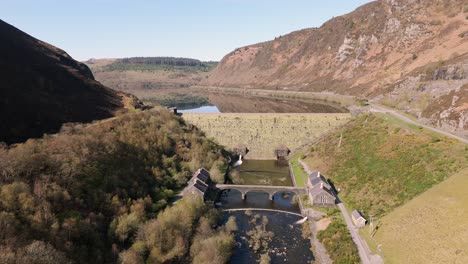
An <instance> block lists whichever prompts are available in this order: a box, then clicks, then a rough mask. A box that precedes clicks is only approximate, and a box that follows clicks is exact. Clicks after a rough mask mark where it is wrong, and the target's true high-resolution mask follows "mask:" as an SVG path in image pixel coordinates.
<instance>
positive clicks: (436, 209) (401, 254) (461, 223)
mask: <svg viewBox="0 0 468 264" xmlns="http://www.w3.org/2000/svg"><path fill="white" fill-rule="evenodd" d="M467 187H468V169H465V170H463V171H461V172H459V173H457V174H456V175H453V176H452V177H450V178H448V179H447V180H445V181H444V182H442V183H440V184H438V185H436V186H434V187H433V188H431V189H430V190H428V191H427V192H425V193H423V194H421V195H420V196H417V197H416V198H414V199H413V200H411V201H410V202H408V203H407V204H405V205H403V206H401V207H399V208H397V209H395V210H394V211H393V212H391V213H389V214H388V215H387V216H385V217H384V218H382V221H381V223H382V225H381V227H380V228H379V230H378V231H377V233H376V235H375V237H374V238H375V240H376V243H377V244H380V245H381V250H382V252H383V255H384V258H385V261H386V263H468V247H467V245H468V221H467V219H468V191H467Z"/></svg>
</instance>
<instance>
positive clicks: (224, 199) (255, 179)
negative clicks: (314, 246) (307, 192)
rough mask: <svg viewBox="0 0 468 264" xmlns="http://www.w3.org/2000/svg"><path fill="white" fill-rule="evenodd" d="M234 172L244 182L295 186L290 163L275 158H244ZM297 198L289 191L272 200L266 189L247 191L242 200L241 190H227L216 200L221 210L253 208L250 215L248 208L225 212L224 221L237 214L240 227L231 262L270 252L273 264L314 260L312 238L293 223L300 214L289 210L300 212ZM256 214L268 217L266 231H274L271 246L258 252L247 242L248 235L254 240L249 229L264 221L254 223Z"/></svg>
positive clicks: (258, 256)
mask: <svg viewBox="0 0 468 264" xmlns="http://www.w3.org/2000/svg"><path fill="white" fill-rule="evenodd" d="M231 173H234V174H237V176H236V177H237V180H240V181H242V184H251V185H274V186H292V185H293V184H292V180H291V176H290V175H289V170H288V166H287V165H286V164H284V163H283V164H281V163H278V162H277V161H274V160H245V161H244V162H243V164H242V165H241V166H238V167H236V168H234V169H233V170H232V171H231ZM237 183H239V182H237ZM294 200H295V199H294V193H290V192H278V193H276V194H275V195H274V199H273V201H271V200H270V199H269V197H268V194H267V193H263V192H248V193H247V195H246V200H242V196H241V193H240V192H238V191H235V190H226V191H224V192H223V193H222V194H221V195H220V197H219V198H218V200H217V203H218V206H220V207H221V209H239V208H252V210H251V214H250V213H247V214H246V213H245V211H229V212H228V211H225V212H224V214H223V219H224V221H227V219H228V218H229V216H235V217H236V222H237V225H238V227H239V232H238V233H237V235H236V242H237V247H236V249H235V250H234V254H233V256H232V258H231V261H230V263H234V264H238V263H239V264H241V263H242V264H244V263H256V261H258V260H259V259H260V256H261V254H268V255H269V256H270V258H271V263H309V262H310V261H312V260H314V256H313V254H312V252H311V250H310V241H309V240H307V239H303V238H302V225H294V222H296V221H298V220H300V219H301V217H300V216H298V215H295V214H289V213H287V212H293V213H296V214H297V213H300V209H299V206H298V204H297V203H296V202H295V201H294ZM219 203H220V204H219ZM255 209H271V210H278V211H277V212H276V211H262V210H255ZM249 211H250V210H249ZM281 211H285V212H281ZM255 215H258V219H262V218H263V217H267V219H268V220H267V222H268V224H267V225H266V226H265V232H272V233H273V237H272V239H271V241H270V242H268V245H267V246H266V247H262V248H261V249H259V250H258V251H255V250H253V248H251V247H249V242H248V240H249V238H250V239H252V238H251V236H249V235H248V232H249V231H251V230H253V229H254V228H255V226H258V225H261V221H257V223H255V224H254V223H252V221H253V217H255Z"/></svg>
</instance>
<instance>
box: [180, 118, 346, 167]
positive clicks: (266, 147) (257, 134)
mask: <svg viewBox="0 0 468 264" xmlns="http://www.w3.org/2000/svg"><path fill="white" fill-rule="evenodd" d="M182 117H183V118H184V119H185V121H186V122H188V123H190V124H193V125H195V126H197V127H198V128H200V129H201V130H202V131H204V132H205V133H206V135H207V136H208V137H212V138H214V139H215V140H216V141H217V142H218V143H219V144H221V145H223V146H225V147H226V148H228V149H232V148H233V147H234V146H237V145H238V144H244V145H246V146H247V148H248V149H249V153H248V154H247V155H246V158H247V159H275V158H276V157H275V153H274V151H275V148H276V147H278V146H279V145H281V144H283V145H286V146H287V147H288V148H289V149H290V150H291V151H293V150H295V149H296V148H298V147H299V146H302V145H304V144H307V143H308V142H310V141H312V140H314V139H317V138H318V137H320V136H321V135H323V134H324V133H326V132H328V131H330V130H332V129H334V128H336V127H338V126H341V125H343V124H345V123H346V122H348V121H349V120H350V119H351V115H350V114H348V113H345V114H343V113H340V114H293V113H287V114H277V113H255V114H251V113H249V114H244V113H243V114H238V113H223V114H194V113H185V114H183V116H182Z"/></svg>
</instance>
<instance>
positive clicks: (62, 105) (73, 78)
mask: <svg viewBox="0 0 468 264" xmlns="http://www.w3.org/2000/svg"><path fill="white" fill-rule="evenodd" d="M0 36H1V40H2V41H0V142H1V141H4V142H7V143H15V142H21V141H24V140H26V139H27V138H30V137H40V136H42V134H43V133H52V132H55V131H57V130H58V129H60V127H61V125H62V124H63V123H66V122H89V121H92V120H96V119H102V118H107V117H111V116H113V115H114V114H115V113H116V112H117V111H119V110H122V109H124V103H126V104H132V103H135V100H134V98H132V97H131V96H129V95H127V94H124V93H117V92H115V91H113V90H111V89H109V88H106V87H104V86H103V85H101V84H100V83H99V82H97V81H95V80H94V77H93V75H92V73H91V71H90V70H89V68H88V67H87V66H86V65H84V64H82V63H79V62H77V61H75V60H73V59H72V58H71V57H70V56H69V55H68V54H67V53H65V52H64V51H63V50H60V49H58V48H56V47H54V46H52V45H49V44H47V43H45V42H42V41H40V40H37V39H35V38H33V37H31V36H29V35H27V34H26V33H24V32H22V31H20V30H18V29H16V28H14V27H13V26H11V25H9V24H7V23H5V22H3V21H1V20H0Z"/></svg>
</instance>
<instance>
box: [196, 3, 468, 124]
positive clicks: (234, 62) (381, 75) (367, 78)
mask: <svg viewBox="0 0 468 264" xmlns="http://www.w3.org/2000/svg"><path fill="white" fill-rule="evenodd" d="M467 28H468V5H467V4H466V1H463V0H449V1H439V0H422V1H403V0H391V1H390V0H378V1H375V2H371V3H369V4H366V5H363V6H361V7H360V8H358V9H356V10H355V11H353V12H352V13H349V14H346V15H343V16H340V17H336V18H333V19H331V20H330V21H328V22H326V23H324V24H323V25H322V26H321V27H319V28H311V29H304V30H300V31H296V32H292V33H290V34H287V35H284V36H280V37H277V38H275V39H274V40H272V41H267V42H263V43H258V44H254V45H249V46H245V47H242V48H238V49H236V50H235V51H233V52H231V53H229V54H228V55H226V56H225V57H224V58H223V59H222V61H221V62H220V63H219V65H218V66H217V67H216V68H215V69H214V70H213V72H212V73H211V74H210V76H209V78H208V79H206V80H205V81H203V82H202V84H203V85H210V86H224V87H242V88H266V89H293V90H303V91H314V92H319V91H328V92H334V93H339V94H349V95H356V96H359V97H367V98H369V99H374V100H376V101H379V102H384V103H387V104H389V105H392V106H396V107H398V108H400V109H402V110H405V111H407V112H409V113H411V114H413V115H415V116H417V117H419V118H422V119H423V120H425V121H426V122H427V123H430V124H433V125H436V126H439V127H443V128H446V129H448V130H457V131H459V132H461V133H463V132H466V130H467V129H468V122H467V120H468V105H467V102H468V98H467V95H466V86H465V87H464V88H462V86H463V85H465V84H467V83H468V31H467Z"/></svg>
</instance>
